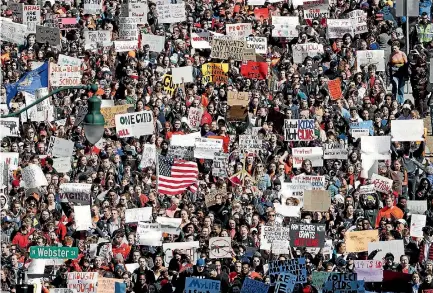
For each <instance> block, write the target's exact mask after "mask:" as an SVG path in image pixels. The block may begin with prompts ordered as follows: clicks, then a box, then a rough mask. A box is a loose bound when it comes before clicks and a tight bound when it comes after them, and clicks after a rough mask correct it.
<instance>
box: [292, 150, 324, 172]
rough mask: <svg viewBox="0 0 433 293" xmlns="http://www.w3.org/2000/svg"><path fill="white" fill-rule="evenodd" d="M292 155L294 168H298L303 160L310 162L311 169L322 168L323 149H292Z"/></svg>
mask: <svg viewBox="0 0 433 293" xmlns="http://www.w3.org/2000/svg"><path fill="white" fill-rule="evenodd" d="M292 155H293V167H295V168H300V167H301V166H302V162H303V161H304V160H310V161H311V164H312V166H313V167H322V166H323V158H322V157H323V148H321V147H305V148H293V149H292Z"/></svg>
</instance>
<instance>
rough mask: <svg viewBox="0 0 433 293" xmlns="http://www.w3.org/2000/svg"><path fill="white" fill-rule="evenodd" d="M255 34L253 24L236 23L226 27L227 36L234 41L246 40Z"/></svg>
mask: <svg viewBox="0 0 433 293" xmlns="http://www.w3.org/2000/svg"><path fill="white" fill-rule="evenodd" d="M252 33H253V26H252V24H251V23H235V24H227V25H226V35H227V36H229V37H231V38H233V39H242V40H245V38H246V37H248V36H249V35H251V34H252Z"/></svg>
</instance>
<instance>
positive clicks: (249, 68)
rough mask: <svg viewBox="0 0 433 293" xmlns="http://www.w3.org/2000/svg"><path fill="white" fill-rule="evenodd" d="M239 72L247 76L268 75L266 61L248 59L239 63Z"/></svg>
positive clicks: (259, 76) (263, 76)
mask: <svg viewBox="0 0 433 293" xmlns="http://www.w3.org/2000/svg"><path fill="white" fill-rule="evenodd" d="M241 74H242V76H244V77H247V78H254V79H266V78H267V76H268V64H267V63H266V62H254V61H248V62H247V63H246V64H242V65H241Z"/></svg>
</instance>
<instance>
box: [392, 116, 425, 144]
mask: <svg viewBox="0 0 433 293" xmlns="http://www.w3.org/2000/svg"><path fill="white" fill-rule="evenodd" d="M408 129H410V131H408ZM423 136H424V121H423V120H422V119H412V120H391V137H392V141H424V137H423Z"/></svg>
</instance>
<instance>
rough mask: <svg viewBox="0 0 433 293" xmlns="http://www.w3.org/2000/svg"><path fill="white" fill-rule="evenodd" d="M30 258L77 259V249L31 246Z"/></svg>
mask: <svg viewBox="0 0 433 293" xmlns="http://www.w3.org/2000/svg"><path fill="white" fill-rule="evenodd" d="M30 258H33V259H35V258H46V259H77V258H78V247H66V246H65V247H58V246H31V247H30Z"/></svg>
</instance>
